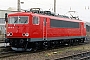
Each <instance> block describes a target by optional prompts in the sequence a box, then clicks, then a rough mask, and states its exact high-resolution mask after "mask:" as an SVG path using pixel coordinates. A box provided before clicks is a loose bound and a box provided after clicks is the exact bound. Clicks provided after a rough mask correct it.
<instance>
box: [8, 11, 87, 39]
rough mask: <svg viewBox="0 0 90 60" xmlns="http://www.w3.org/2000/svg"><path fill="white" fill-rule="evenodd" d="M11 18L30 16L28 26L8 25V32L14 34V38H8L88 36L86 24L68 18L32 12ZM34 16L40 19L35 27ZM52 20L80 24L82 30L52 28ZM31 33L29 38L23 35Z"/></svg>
mask: <svg viewBox="0 0 90 60" xmlns="http://www.w3.org/2000/svg"><path fill="white" fill-rule="evenodd" d="M10 16H29V23H28V24H8V28H7V32H12V33H13V36H9V37H8V36H7V38H43V37H46V38H51V37H70V36H86V30H85V28H84V22H82V21H79V20H71V19H66V18H58V17H53V16H46V15H40V14H33V13H30V12H26V13H25V12H24V13H14V14H10V15H9V17H10ZM32 16H38V17H39V18H40V24H39V25H34V24H33V23H32ZM44 18H46V26H44V23H43V22H44ZM50 18H54V19H58V20H66V21H72V22H79V23H80V28H51V27H50ZM26 32H27V33H29V36H28V37H25V36H22V34H23V33H26Z"/></svg>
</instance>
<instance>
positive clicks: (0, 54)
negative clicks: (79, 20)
mask: <svg viewBox="0 0 90 60" xmlns="http://www.w3.org/2000/svg"><path fill="white" fill-rule="evenodd" d="M89 43H90V42H85V43H83V44H80V45H84V44H89ZM76 46H78V45H76ZM2 48H3V47H2ZM64 48H65V47H64ZM30 53H31V52H30ZM30 53H29V52H23V53H21V52H20V53H17V52H15V51H3V52H0V58H6V57H11V56H17V55H24V54H30ZM86 53H88V54H87V56H84V57H83V58H82V60H83V59H86V58H89V53H90V52H89V51H87V52H86ZM86 53H85V52H84V53H78V54H73V55H68V56H64V57H62V58H59V59H55V60H61V59H62V60H64V59H66V60H67V58H68V60H70V59H71V58H72V57H73V56H74V57H73V59H75V58H77V55H78V56H79V55H82V54H86Z"/></svg>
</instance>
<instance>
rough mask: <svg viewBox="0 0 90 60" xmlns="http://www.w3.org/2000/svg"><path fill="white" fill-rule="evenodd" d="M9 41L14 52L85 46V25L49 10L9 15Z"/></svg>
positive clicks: (7, 29)
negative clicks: (72, 45) (80, 44)
mask: <svg viewBox="0 0 90 60" xmlns="http://www.w3.org/2000/svg"><path fill="white" fill-rule="evenodd" d="M6 20H7V24H6V25H7V26H6V27H7V28H6V38H7V40H9V43H10V46H11V48H12V49H13V50H15V51H30V50H37V49H39V48H44V49H47V48H50V47H52V48H53V47H55V46H60V45H62V44H74V43H75V44H76V43H83V42H84V40H85V38H86V37H85V36H86V28H85V26H84V22H83V21H80V20H76V19H69V18H68V17H67V16H64V17H61V16H60V15H55V14H53V13H51V12H50V11H40V10H32V9H31V10H30V12H17V13H12V14H8V17H7V18H6Z"/></svg>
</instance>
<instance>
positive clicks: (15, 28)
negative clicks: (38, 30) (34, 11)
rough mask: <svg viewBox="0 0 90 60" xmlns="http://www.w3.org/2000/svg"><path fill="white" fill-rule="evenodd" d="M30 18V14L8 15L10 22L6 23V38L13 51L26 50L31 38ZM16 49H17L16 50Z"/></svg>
mask: <svg viewBox="0 0 90 60" xmlns="http://www.w3.org/2000/svg"><path fill="white" fill-rule="evenodd" d="M29 17H30V14H26V13H24V12H22V13H14V14H9V15H8V18H7V19H8V22H7V23H6V25H7V28H6V38H7V40H9V43H10V46H11V48H12V49H13V50H17V48H18V50H21V51H22V49H21V48H25V47H26V46H25V45H24V44H26V43H27V41H28V38H29V37H30V32H29V27H30V24H29ZM14 47H15V48H14Z"/></svg>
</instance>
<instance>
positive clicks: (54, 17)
mask: <svg viewBox="0 0 90 60" xmlns="http://www.w3.org/2000/svg"><path fill="white" fill-rule="evenodd" d="M15 15H16V16H17V15H18V16H29V15H34V16H41V17H46V18H47V17H48V18H50V19H58V20H64V21H72V22H84V21H82V20H76V19H70V18H62V17H56V16H49V15H42V14H37V13H32V12H16V13H11V14H9V16H15Z"/></svg>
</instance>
